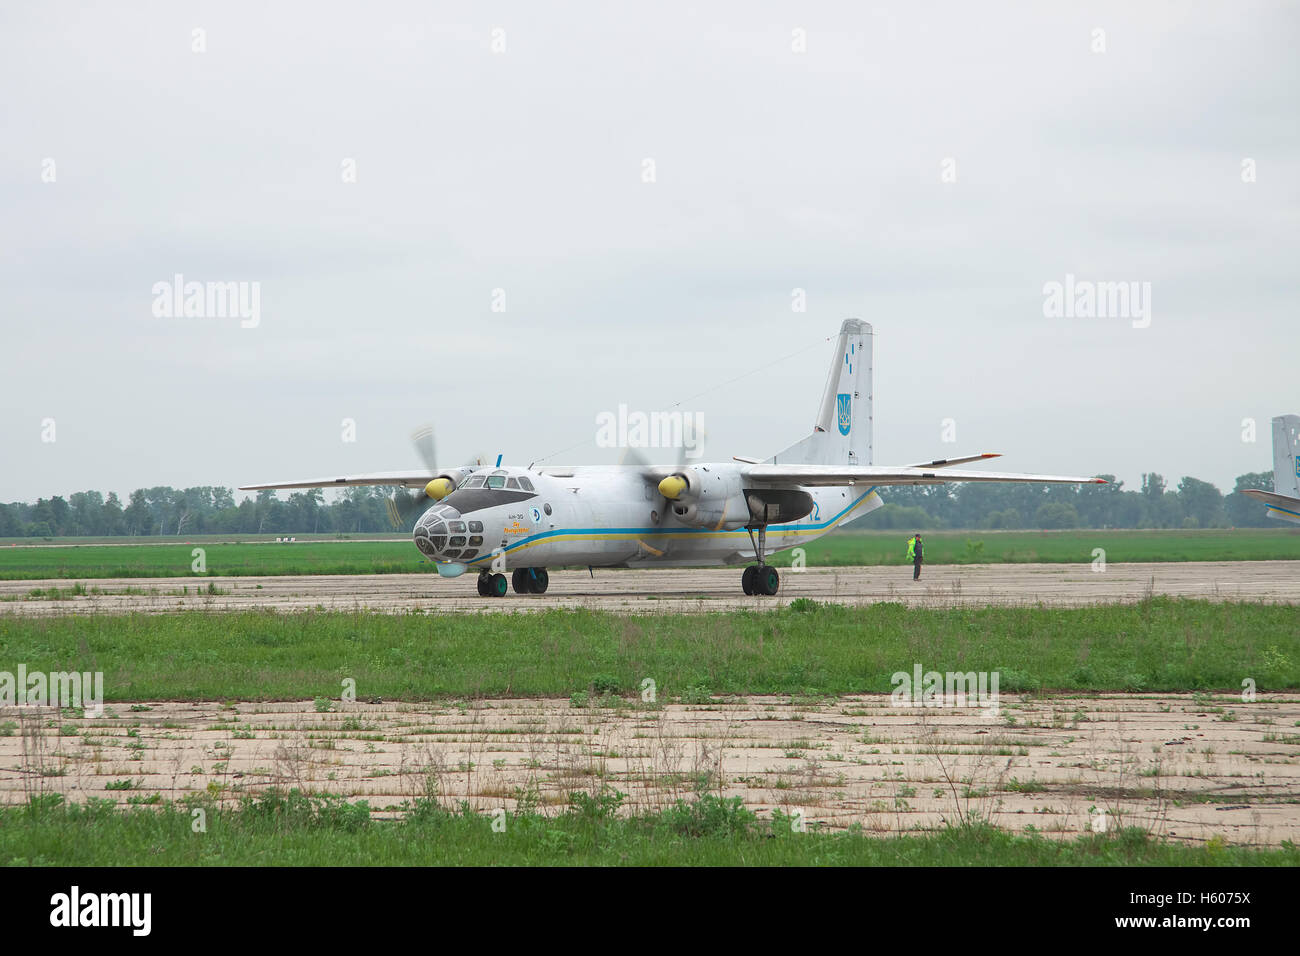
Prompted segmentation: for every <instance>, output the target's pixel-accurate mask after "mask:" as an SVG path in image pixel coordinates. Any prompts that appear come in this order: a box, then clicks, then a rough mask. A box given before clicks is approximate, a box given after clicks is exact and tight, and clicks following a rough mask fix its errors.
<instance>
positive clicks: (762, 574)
mask: <svg viewBox="0 0 1300 956" xmlns="http://www.w3.org/2000/svg"><path fill="white" fill-rule="evenodd" d="M745 530H746V531H748V532H749V541H750V543H751V544H752V545H753V546H754V557H755V558H757V559H758V564H756V565H754V564H751V565H750V566H749V567H747V568H745V573H744V574H742V575H741V576H740V586H741V588H742V589H743V590H744V592H745V593H746V594H766V595H768V596H771V595H773V594H775V593H776V592H777V590H778V589H779V588H780V587H781V575H779V574H778V573H777V571H776V568H774V567H771V566H770V565H768V564H765V563H764V561H763V556H764V554H763V553H764V551H766V550H767V525H759V526H758V539H757V540H755V539H754V529H753V528H746V529H745Z"/></svg>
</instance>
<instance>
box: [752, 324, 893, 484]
mask: <svg viewBox="0 0 1300 956" xmlns="http://www.w3.org/2000/svg"><path fill="white" fill-rule="evenodd" d="M871 335H872V332H871V325H870V324H869V323H866V322H863V321H862V320H861V319H845V320H844V324H843V325H841V326H840V334H839V337H838V339H837V340H836V343H835V352H834V353H833V357H832V358H831V370H830V375H829V376H828V377H827V380H826V391H825V392H824V393H823V395H822V400H821V405H820V406H819V410H818V413H817V420H816V422H815V423H814V425H813V433H812V434H811V435H809V436H808V437H807V438H805V439H804V440H803V441H801V442H799V443H798V444H795V445H791V446H790V447H789V448H787V449H786V450H785V451H783V452H781V453H779V454H777V455H775V456H773V458H772V459H771V461H772V463H773V464H778V465H782V464H802V465H870V464H871V463H872V462H871Z"/></svg>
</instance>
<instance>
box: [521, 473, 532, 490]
mask: <svg viewBox="0 0 1300 956" xmlns="http://www.w3.org/2000/svg"><path fill="white" fill-rule="evenodd" d="M519 487H520V488H522V489H524V491H532V490H533V483H532V482H531V481H529V480H528V479H527V478H525V477H524V476H523V475H520V476H519Z"/></svg>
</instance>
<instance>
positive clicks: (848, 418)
mask: <svg viewBox="0 0 1300 956" xmlns="http://www.w3.org/2000/svg"><path fill="white" fill-rule="evenodd" d="M835 397H836V399H837V400H838V401H837V402H836V405H837V406H838V408H839V422H840V434H841V435H847V434H848V433H849V429H850V428H852V427H853V406H852V405H851V404H850V403H849V398H850V396H849V395H846V394H844V393H840V394H839V395H836V396H835Z"/></svg>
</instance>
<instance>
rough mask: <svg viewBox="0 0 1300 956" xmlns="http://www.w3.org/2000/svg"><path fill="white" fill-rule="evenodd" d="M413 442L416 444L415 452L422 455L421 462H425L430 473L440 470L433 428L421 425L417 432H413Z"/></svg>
mask: <svg viewBox="0 0 1300 956" xmlns="http://www.w3.org/2000/svg"><path fill="white" fill-rule="evenodd" d="M411 441H412V442H414V443H415V450H416V452H418V453H419V455H420V461H422V462H424V465H425V467H426V468H428V469H429V471H437V470H438V454H437V450H436V448H435V446H434V442H433V426H432V425H421V426H420V427H419V428H417V429H416V430H415V431H413V432H411Z"/></svg>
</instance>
